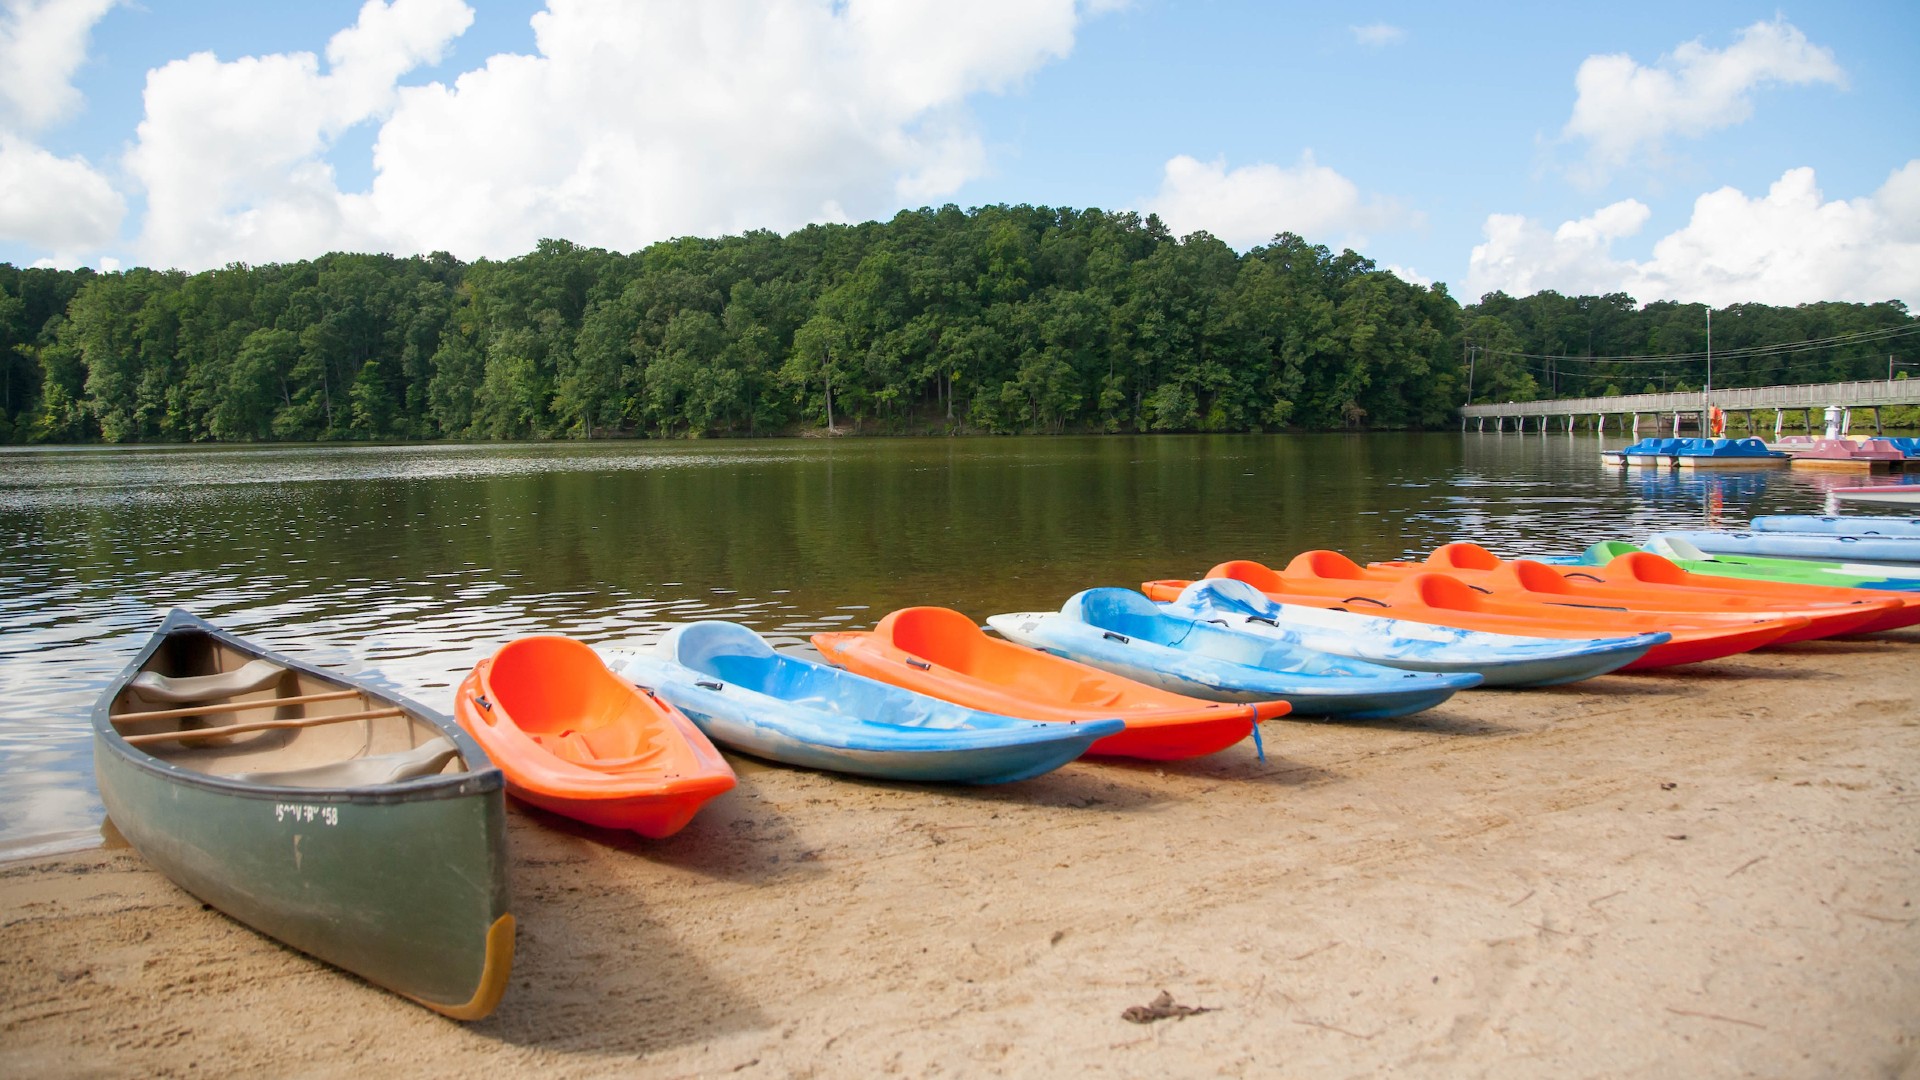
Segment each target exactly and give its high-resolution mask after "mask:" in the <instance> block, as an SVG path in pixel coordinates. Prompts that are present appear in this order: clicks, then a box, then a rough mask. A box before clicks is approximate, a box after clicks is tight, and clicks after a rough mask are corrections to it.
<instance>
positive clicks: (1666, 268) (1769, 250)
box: [1467, 160, 1920, 307]
mask: <svg viewBox="0 0 1920 1080" xmlns="http://www.w3.org/2000/svg"><path fill="white" fill-rule="evenodd" d="M1650 215H1651V211H1649V210H1648V208H1647V207H1645V206H1643V205H1641V204H1640V203H1639V202H1637V201H1635V200H1632V199H1628V200H1626V201H1624V202H1619V203H1615V204H1613V205H1611V206H1608V207H1605V208H1603V209H1601V210H1599V211H1597V212H1596V213H1595V214H1594V215H1593V216H1592V217H1588V218H1582V219H1580V220H1578V221H1570V222H1567V223H1565V224H1563V225H1561V226H1560V227H1559V228H1558V229H1556V230H1554V231H1552V232H1548V231H1547V230H1546V229H1545V228H1544V227H1543V226H1541V225H1539V224H1538V223H1536V222H1534V221H1531V220H1529V219H1527V218H1524V217H1521V216H1518V215H1509V214H1494V215H1491V216H1489V217H1488V218H1487V223H1486V237H1487V242H1486V243H1484V244H1480V245H1478V246H1476V247H1475V248H1474V249H1473V254H1472V257H1471V259H1470V263H1469V268H1468V273H1467V294H1468V295H1469V296H1476V297H1477V296H1481V295H1484V294H1485V293H1488V292H1491V291H1493V290H1495V289H1499V290H1503V291H1505V292H1507V293H1510V294H1513V295H1527V294H1529V293H1533V292H1538V291H1539V290H1541V289H1555V290H1557V291H1560V292H1563V293H1569V294H1579V293H1608V292H1615V291H1619V292H1626V293H1629V294H1631V295H1633V296H1634V297H1635V298H1636V299H1638V300H1640V301H1641V302H1642V303H1645V302H1648V301H1651V300H1681V301H1689V302H1701V303H1709V304H1716V305H1724V304H1732V303H1739V302H1743V301H1754V302H1758V303H1764V304H1781V305H1792V304H1803V303H1811V302H1815V301H1821V300H1850V301H1858V302H1864V303H1872V302H1877V301H1882V300H1889V299H1895V300H1901V301H1904V302H1905V303H1906V304H1907V305H1908V306H1909V307H1920V160H1914V161H1910V162H1908V163H1907V164H1906V165H1904V166H1902V167H1901V168H1899V169H1897V170H1895V171H1894V172H1893V174H1892V175H1891V176H1889V177H1888V179H1887V182H1886V183H1885V184H1883V185H1881V187H1880V189H1879V190H1878V191H1876V192H1874V193H1873V194H1871V195H1867V196H1862V197H1860V198H1855V199H1848V200H1835V201H1832V202H1827V201H1824V197H1823V196H1822V194H1821V192H1820V189H1819V187H1818V185H1817V184H1816V183H1815V179H1814V172H1813V170H1812V169H1808V168H1799V169H1791V170H1788V171H1787V172H1786V174H1785V175H1783V176H1781V178H1780V179H1779V180H1778V181H1776V182H1775V183H1774V184H1773V185H1772V186H1771V187H1770V188H1769V189H1768V190H1767V193H1766V194H1765V195H1763V196H1758V197H1749V196H1748V195H1746V194H1745V193H1743V192H1741V191H1738V190H1736V189H1734V188H1731V187H1725V188H1721V189H1719V190H1718V191H1712V192H1708V193H1707V194H1705V195H1702V196H1700V197H1699V198H1698V199H1696V200H1695V201H1694V204H1693V216H1692V218H1691V220H1689V221H1688V222H1687V224H1686V226H1685V227H1683V228H1681V229H1679V230H1677V231H1675V232H1673V233H1671V234H1669V235H1667V236H1664V237H1662V238H1661V239H1660V240H1659V241H1658V242H1656V243H1655V244H1654V245H1653V249H1652V254H1651V256H1650V257H1649V258H1647V259H1646V260H1644V261H1636V260H1631V259H1622V258H1616V257H1614V256H1613V255H1612V254H1611V252H1610V245H1611V243H1612V242H1613V241H1615V240H1618V239H1623V238H1625V237H1629V236H1633V235H1636V234H1637V233H1638V232H1639V231H1640V229H1641V228H1642V227H1643V226H1644V225H1645V224H1646V222H1647V220H1648V218H1649V216H1650Z"/></svg>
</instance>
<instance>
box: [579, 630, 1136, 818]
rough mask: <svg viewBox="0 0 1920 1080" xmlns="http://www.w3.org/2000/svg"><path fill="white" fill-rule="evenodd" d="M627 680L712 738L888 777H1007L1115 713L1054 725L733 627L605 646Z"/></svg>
mask: <svg viewBox="0 0 1920 1080" xmlns="http://www.w3.org/2000/svg"><path fill="white" fill-rule="evenodd" d="M608 658H609V660H610V662H611V666H612V667H613V669H614V670H615V671H617V672H618V673H619V674H620V676H621V677H622V678H625V679H628V680H630V681H632V682H633V683H634V684H636V685H637V686H641V687H644V688H646V689H649V690H651V691H652V692H653V693H655V694H658V695H659V696H660V697H662V698H664V699H666V700H668V701H671V702H672V703H673V704H674V705H675V706H677V707H678V708H680V709H681V710H682V711H684V712H685V713H686V715H687V717H688V718H689V719H691V720H692V722H693V723H695V724H697V725H699V727H700V729H701V730H702V731H703V732H705V733H707V735H708V736H709V737H710V738H712V739H713V741H715V742H717V743H719V744H720V745H722V746H725V747H727V748H729V749H732V750H737V751H739V752H741V753H745V754H751V755H753V756H754V757H757V758H763V759H766V760H768V761H778V762H782V763H785V764H788V765H798V766H801V767H803V768H810V769H821V770H824V771H828V772H838V773H846V774H849V775H853V776H866V777H872V778H875V779H882V780H905V781H916V782H934V783H963V784H1005V783H1013V782H1015V781H1019V780H1027V779H1031V778H1033V777H1036V776H1041V775H1043V774H1045V773H1049V772H1052V771H1053V770H1055V769H1057V768H1059V767H1061V766H1062V765H1065V764H1067V763H1068V762H1071V761H1073V760H1074V759H1075V758H1078V757H1080V756H1081V755H1082V754H1084V753H1086V752H1087V750H1088V748H1089V747H1091V746H1092V745H1093V744H1094V743H1095V742H1098V741H1099V740H1100V739H1103V738H1106V737H1108V736H1111V735H1116V734H1118V733H1120V732H1121V731H1122V730H1124V728H1125V725H1124V724H1123V723H1122V722H1121V721H1119V720H1113V719H1101V720H1089V721H1086V722H1084V723H1071V722H1069V723H1048V722H1041V721H1033V720H1021V719H1017V718H1013V717H1007V716H1000V715H997V714H994V713H986V712H981V711H978V710H974V709H967V708H964V707H962V706H959V705H955V704H953V703H952V702H947V701H941V700H939V699H937V698H932V697H928V696H926V695H924V694H917V693H914V692H912V691H910V690H903V689H901V688H899V687H896V686H890V685H888V684H886V683H883V682H878V681H876V680H873V679H868V678H865V677H863V676H860V675H856V674H854V673H852V672H850V671H843V670H840V669H837V668H832V667H829V666H827V665H825V664H815V663H811V662H809V661H806V660H802V659H800V658H798V657H792V656H785V655H782V654H778V653H775V652H774V651H773V649H772V648H771V647H770V646H768V645H767V643H766V642H765V641H764V640H763V639H762V638H761V637H760V635H758V634H756V633H754V632H753V631H752V630H750V629H748V628H746V627H744V626H740V625H739V624H736V623H726V622H699V623H692V624H689V625H686V626H681V627H677V628H675V629H674V630H672V631H669V632H668V633H667V635H666V636H665V637H664V638H663V639H661V641H660V642H659V643H658V644H657V645H655V647H654V649H653V651H652V652H651V653H639V652H610V653H609V657H608Z"/></svg>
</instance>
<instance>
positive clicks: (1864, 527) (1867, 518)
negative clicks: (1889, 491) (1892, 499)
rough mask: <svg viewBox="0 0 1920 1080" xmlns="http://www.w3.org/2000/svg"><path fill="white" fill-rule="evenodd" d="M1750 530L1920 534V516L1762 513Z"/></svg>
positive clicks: (1847, 534) (1874, 534) (1852, 534)
mask: <svg viewBox="0 0 1920 1080" xmlns="http://www.w3.org/2000/svg"><path fill="white" fill-rule="evenodd" d="M1753 531H1754V532H1763V533H1813V534H1816V535H1819V536H1906V537H1913V536H1920V517H1879V516H1871V515H1867V514H1856V515H1847V516H1815V515H1813V514H1765V515H1762V516H1760V517H1757V518H1754V519H1753Z"/></svg>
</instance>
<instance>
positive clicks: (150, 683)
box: [128, 660, 287, 704]
mask: <svg viewBox="0 0 1920 1080" xmlns="http://www.w3.org/2000/svg"><path fill="white" fill-rule="evenodd" d="M286 673H287V669H286V668H283V667H281V666H280V665H279V664H276V663H274V662H273V661H271V660H251V661H248V662H247V664H246V665H245V666H243V667H238V668H235V669H234V670H232V671H223V672H221V673H219V674H218V675H183V676H176V677H173V678H169V677H167V676H165V675H162V674H160V673H158V672H154V671H143V672H141V673H140V674H138V675H136V676H134V678H133V682H132V683H130V684H128V685H130V686H131V687H132V688H133V689H134V691H135V692H137V693H138V694H139V695H140V696H141V697H143V698H145V699H147V700H148V701H165V702H170V703H176V704H187V703H191V702H196V701H213V700H215V699H217V698H230V697H238V696H239V695H241V694H251V693H253V692H254V691H256V690H265V689H266V688H267V687H269V686H272V685H273V684H274V683H277V682H279V681H280V677H281V676H282V675H285V674H286Z"/></svg>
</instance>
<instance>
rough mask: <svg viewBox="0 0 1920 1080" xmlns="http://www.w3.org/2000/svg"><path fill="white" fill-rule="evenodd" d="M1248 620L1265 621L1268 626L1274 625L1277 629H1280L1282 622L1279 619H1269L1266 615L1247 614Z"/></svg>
mask: <svg viewBox="0 0 1920 1080" xmlns="http://www.w3.org/2000/svg"><path fill="white" fill-rule="evenodd" d="M1247 621H1248V622H1263V623H1266V624H1267V625H1268V626H1271V627H1273V628H1274V629H1275V630H1278V629H1280V623H1279V622H1278V621H1277V620H1274V619H1269V618H1267V617H1266V616H1265V615H1249V616H1247Z"/></svg>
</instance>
